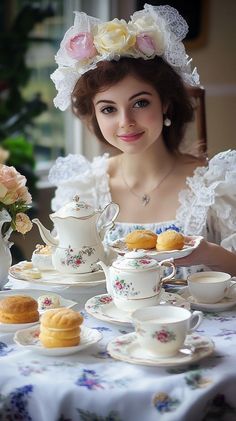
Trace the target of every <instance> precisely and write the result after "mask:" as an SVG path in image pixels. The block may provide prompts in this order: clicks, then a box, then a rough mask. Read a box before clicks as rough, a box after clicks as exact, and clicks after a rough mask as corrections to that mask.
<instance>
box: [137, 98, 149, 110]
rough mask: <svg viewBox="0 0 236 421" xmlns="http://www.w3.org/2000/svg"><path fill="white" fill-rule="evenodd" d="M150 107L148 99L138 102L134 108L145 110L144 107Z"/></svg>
mask: <svg viewBox="0 0 236 421" xmlns="http://www.w3.org/2000/svg"><path fill="white" fill-rule="evenodd" d="M148 105H149V101H148V100H147V99H139V100H138V101H137V102H135V104H134V107H135V108H143V107H147V106H148Z"/></svg>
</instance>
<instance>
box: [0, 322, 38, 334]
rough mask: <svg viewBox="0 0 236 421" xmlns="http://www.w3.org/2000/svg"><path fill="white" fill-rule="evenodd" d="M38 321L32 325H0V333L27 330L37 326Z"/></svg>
mask: <svg viewBox="0 0 236 421" xmlns="http://www.w3.org/2000/svg"><path fill="white" fill-rule="evenodd" d="M38 322H39V321H37V322H33V323H1V322H0V332H6V333H10V332H17V330H19V331H20V330H21V329H27V328H30V327H32V326H35V325H37V324H38Z"/></svg>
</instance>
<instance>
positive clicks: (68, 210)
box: [51, 195, 96, 219]
mask: <svg viewBox="0 0 236 421" xmlns="http://www.w3.org/2000/svg"><path fill="white" fill-rule="evenodd" d="M95 213H96V211H95V209H94V208H93V207H92V206H90V205H88V204H87V203H85V202H80V201H79V196H78V195H76V196H74V197H73V199H72V202H69V203H67V204H66V205H64V206H63V207H62V208H60V209H59V210H58V211H57V212H55V213H53V214H52V215H51V216H52V217H54V216H56V217H59V218H68V217H72V218H77V219H84V218H90V217H91V216H93V215H95Z"/></svg>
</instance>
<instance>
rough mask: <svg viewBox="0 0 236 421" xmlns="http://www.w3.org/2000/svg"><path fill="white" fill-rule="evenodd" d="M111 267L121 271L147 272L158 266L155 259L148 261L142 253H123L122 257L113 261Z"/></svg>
mask: <svg viewBox="0 0 236 421" xmlns="http://www.w3.org/2000/svg"><path fill="white" fill-rule="evenodd" d="M112 266H113V267H115V268H117V269H122V270H131V271H137V270H148V269H153V268H155V267H157V266H159V264H158V262H157V261H156V260H155V259H150V258H149V257H147V256H146V255H145V253H144V252H140V251H130V252H128V253H125V255H124V256H123V257H120V258H119V259H117V260H115V262H113V263H112Z"/></svg>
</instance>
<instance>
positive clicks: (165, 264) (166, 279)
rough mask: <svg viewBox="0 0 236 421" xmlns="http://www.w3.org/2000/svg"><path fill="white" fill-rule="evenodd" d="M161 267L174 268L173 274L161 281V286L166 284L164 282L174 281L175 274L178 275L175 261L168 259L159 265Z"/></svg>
mask: <svg viewBox="0 0 236 421" xmlns="http://www.w3.org/2000/svg"><path fill="white" fill-rule="evenodd" d="M159 265H160V266H167V267H172V272H171V273H170V275H168V276H165V277H164V278H162V280H161V284H164V282H166V281H168V280H169V279H173V278H174V276H175V274H176V268H175V265H174V259H166V260H162V261H161V262H160V263H159Z"/></svg>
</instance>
